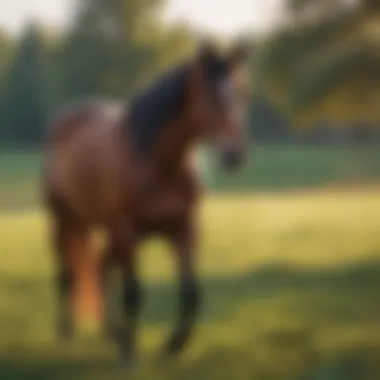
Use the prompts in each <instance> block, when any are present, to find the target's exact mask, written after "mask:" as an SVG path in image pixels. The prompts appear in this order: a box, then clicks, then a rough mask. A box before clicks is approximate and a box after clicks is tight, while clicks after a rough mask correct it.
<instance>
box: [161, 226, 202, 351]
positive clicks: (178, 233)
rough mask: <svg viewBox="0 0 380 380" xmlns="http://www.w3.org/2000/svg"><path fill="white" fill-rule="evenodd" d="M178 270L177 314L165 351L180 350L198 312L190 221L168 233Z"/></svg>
mask: <svg viewBox="0 0 380 380" xmlns="http://www.w3.org/2000/svg"><path fill="white" fill-rule="evenodd" d="M169 238H170V241H171V242H172V243H173V246H174V249H175V255H176V259H177V266H178V273H179V316H178V322H177V326H176V328H175V330H174V332H173V333H172V335H171V337H170V339H169V340H168V342H167V344H166V346H165V350H166V352H168V353H170V354H177V353H180V352H181V351H182V350H183V348H184V347H185V346H186V344H187V343H188V341H189V338H190V337H191V335H192V331H193V328H194V325H195V322H196V319H197V316H198V311H199V301H200V300H199V298H200V297H199V288H198V281H197V277H196V270H195V253H196V252H195V250H196V236H195V228H194V225H193V223H192V222H191V221H190V220H186V221H185V222H182V223H180V224H178V225H177V226H176V227H175V229H173V231H172V232H171V233H170V235H169Z"/></svg>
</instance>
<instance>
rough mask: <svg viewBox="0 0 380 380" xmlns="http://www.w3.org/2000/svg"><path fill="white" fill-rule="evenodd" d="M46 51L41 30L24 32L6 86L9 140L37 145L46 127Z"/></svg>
mask: <svg viewBox="0 0 380 380" xmlns="http://www.w3.org/2000/svg"><path fill="white" fill-rule="evenodd" d="M45 64H46V60H45V48H44V43H43V40H42V37H41V35H40V33H39V30H38V27H37V26H35V25H30V26H29V27H28V28H27V29H26V30H25V32H24V34H23V36H22V38H21V41H20V44H19V46H18V49H17V50H16V51H15V54H14V57H13V62H12V65H11V67H10V70H9V73H8V76H7V78H6V80H5V83H4V104H3V105H4V114H3V118H4V123H5V125H8V126H9V128H8V129H7V130H6V131H3V133H4V134H5V139H6V140H16V141H19V142H20V143H30V142H31V143H36V142H38V141H39V140H40V139H41V136H42V134H43V130H44V127H45V116H46V103H45V102H46V98H45V95H46V94H45V85H46V81H47V80H48V78H46V76H45V75H46V72H45Z"/></svg>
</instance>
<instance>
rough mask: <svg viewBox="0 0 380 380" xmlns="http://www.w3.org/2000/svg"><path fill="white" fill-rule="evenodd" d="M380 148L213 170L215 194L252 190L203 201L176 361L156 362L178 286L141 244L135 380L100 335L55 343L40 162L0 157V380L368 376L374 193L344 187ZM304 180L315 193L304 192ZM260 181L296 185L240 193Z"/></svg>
mask: <svg viewBox="0 0 380 380" xmlns="http://www.w3.org/2000/svg"><path fill="white" fill-rule="evenodd" d="M379 153H380V149H377V147H376V146H375V145H373V146H366V147H341V148H339V149H338V148H332V147H331V148H306V147H285V146H277V147H276V146H272V147H269V146H260V147H258V148H257V149H256V151H255V152H254V154H253V155H252V158H251V159H250V161H249V164H248V166H247V168H246V169H245V170H243V172H241V173H240V174H238V175H236V176H235V177H231V178H228V177H227V176H226V175H225V174H224V173H222V172H221V171H219V170H218V171H217V172H216V173H215V176H214V178H213V188H214V189H215V190H231V189H234V190H244V191H245V192H246V193H248V194H247V195H243V194H242V192H240V195H237V193H235V195H222V194H219V195H217V194H214V195H210V196H209V197H208V198H206V199H205V202H204V204H203V206H202V210H201V216H200V218H201V220H200V227H201V231H202V234H201V236H202V244H201V247H200V252H199V275H200V278H201V283H202V294H203V309H202V315H201V319H200V323H199V326H198V331H197V334H196V336H195V337H194V341H193V344H192V345H191V347H190V350H189V352H187V353H186V355H184V357H183V358H181V359H179V360H176V361H172V362H165V363H163V362H160V361H158V360H157V358H156V354H157V351H158V350H159V348H160V345H161V344H162V340H163V339H164V337H165V336H166V335H167V333H168V332H169V329H170V327H172V326H173V324H174V317H175V307H176V283H175V271H174V263H173V260H172V259H171V256H170V254H169V253H168V252H167V251H166V248H167V247H166V246H165V244H164V243H163V242H160V241H153V242H149V243H147V245H146V246H145V247H144V248H143V252H141V257H140V259H141V273H142V279H143V283H144V290H145V303H144V313H143V319H142V323H141V328H140V346H141V363H140V366H139V369H138V371H137V372H136V373H135V374H134V375H133V376H130V375H126V374H125V373H122V372H120V371H119V369H118V367H117V361H116V349H115V347H114V345H112V344H111V343H109V342H105V341H103V340H102V339H101V338H100V337H98V336H97V335H96V334H93V335H90V336H86V337H84V336H82V337H79V338H78V340H77V341H76V342H74V343H73V344H71V345H69V346H59V345H57V344H56V342H55V340H54V339H53V323H54V312H55V308H54V301H55V298H54V293H53V285H54V284H53V282H52V273H53V266H52V261H51V258H52V255H51V252H49V247H48V244H47V241H48V223H47V220H46V219H45V216H44V214H43V213H42V212H41V210H40V209H39V207H38V206H37V204H38V198H39V196H38V178H39V175H40V168H41V162H42V157H41V155H40V154H39V153H37V152H26V151H24V152H2V153H0V179H1V181H0V231H1V237H2V238H1V239H0V379H6V380H8V379H9V380H21V379H38V380H51V379H58V380H64V379H74V380H75V379H95V380H97V379H99V380H101V379H110V378H112V379H119V378H120V379H121V378H134V379H143V380H145V379H158V380H159V379H165V380H170V379H179V378H181V379H191V380H194V379H200V380H202V379H205V380H206V379H207V380H211V379H218V380H219V379H226V380H230V379H239V380H245V379H247V380H248V379H249V380H251V379H258V380H378V379H379V378H380V364H379V363H380V324H379V322H380V301H379V294H380V235H379V234H380V189H379V188H376V187H374V188H373V189H372V190H371V189H369V188H367V190H364V189H362V190H359V189H356V190H353V189H351V190H350V191H348V189H347V187H348V186H347V185H348V184H359V185H363V184H365V183H367V182H368V183H375V182H377V181H378V179H379V177H380V167H379V163H380V160H379V158H380V157H379ZM336 184H344V186H343V187H339V189H340V190H338V188H337V187H336V186H335V185H336ZM330 185H331V187H333V188H335V189H334V190H333V189H330V190H327V188H329V186H330ZM313 187H314V188H315V187H318V188H325V190H321V189H320V190H313V191H310V190H307V191H305V189H309V188H313ZM258 189H259V190H264V189H269V190H292V191H281V192H279V191H276V192H273V191H271V192H265V191H261V192H256V193H255V194H249V191H250V190H258Z"/></svg>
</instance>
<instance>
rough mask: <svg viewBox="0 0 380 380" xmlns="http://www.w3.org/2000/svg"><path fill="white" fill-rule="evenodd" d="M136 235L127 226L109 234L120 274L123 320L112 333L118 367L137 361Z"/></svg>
mask: <svg viewBox="0 0 380 380" xmlns="http://www.w3.org/2000/svg"><path fill="white" fill-rule="evenodd" d="M136 248H137V235H136V234H135V233H134V232H133V230H132V229H131V226H129V225H128V224H120V225H118V226H117V227H116V228H115V229H114V230H113V231H112V233H111V247H110V249H111V251H110V254H111V255H112V256H113V257H112V258H113V261H114V262H115V263H116V264H118V265H119V266H120V268H121V272H122V309H123V320H122V321H121V324H120V326H119V327H118V328H117V329H116V331H115V335H116V336H115V338H116V341H117V343H118V345H119V350H120V356H121V361H122V364H123V365H125V366H127V367H132V366H134V365H135V364H136V361H137V344H136V343H137V342H136V329H137V323H138V318H139V315H140V309H141V291H140V283H139V280H138V276H137V268H136Z"/></svg>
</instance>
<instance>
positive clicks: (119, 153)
mask: <svg viewBox="0 0 380 380" xmlns="http://www.w3.org/2000/svg"><path fill="white" fill-rule="evenodd" d="M123 111H124V107H123V104H122V103H119V102H117V101H112V100H95V101H90V102H87V103H82V104H77V105H76V106H74V107H72V108H70V109H68V110H66V111H65V112H64V113H62V114H61V115H60V116H59V117H58V118H57V119H56V120H55V121H54V122H53V123H52V129H51V131H50V135H49V137H48V139H47V152H46V167H45V169H46V171H45V188H46V191H47V195H48V197H49V196H50V197H54V198H56V199H59V200H60V202H61V203H64V204H65V207H66V208H67V209H68V210H70V212H71V213H72V214H74V215H76V216H77V217H78V218H82V219H86V220H89V221H94V222H97V221H98V220H101V219H104V218H111V217H113V216H116V213H117V212H119V211H120V210H121V208H122V207H123V202H124V200H125V195H126V194H124V190H125V188H124V186H123V184H124V181H125V180H127V179H126V177H127V170H128V163H127V161H128V152H129V149H128V138H127V134H126V133H124V132H125V131H123V130H122V125H121V124H122V123H121V122H120V121H121V118H122V115H123ZM123 140H124V141H123Z"/></svg>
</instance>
